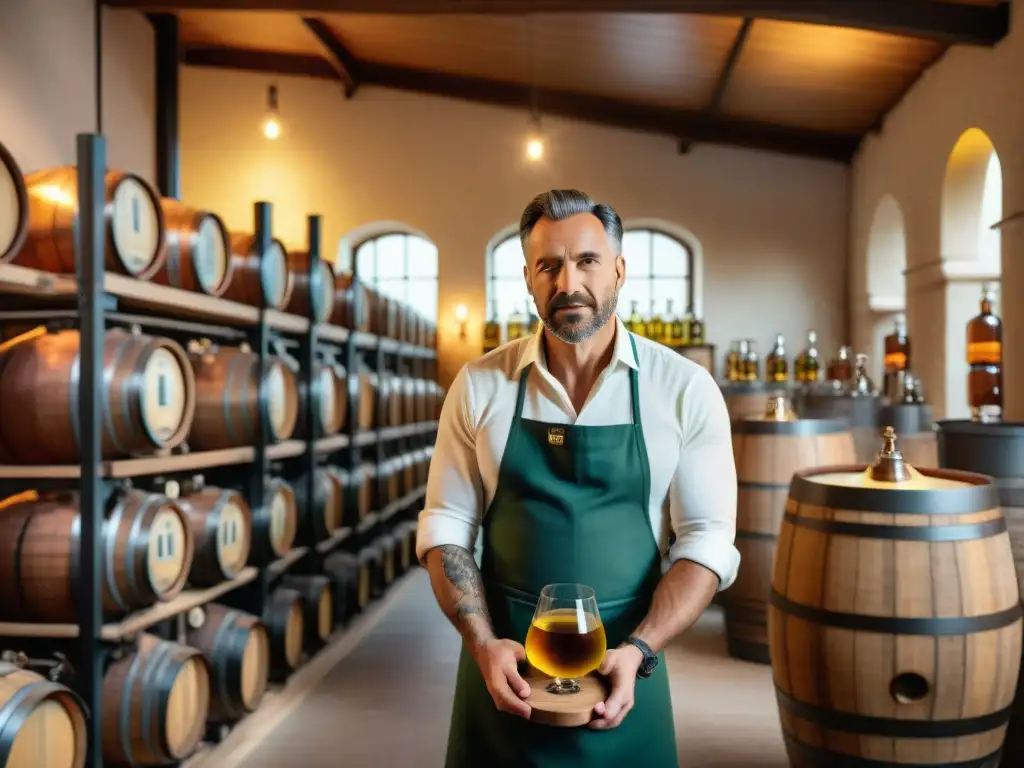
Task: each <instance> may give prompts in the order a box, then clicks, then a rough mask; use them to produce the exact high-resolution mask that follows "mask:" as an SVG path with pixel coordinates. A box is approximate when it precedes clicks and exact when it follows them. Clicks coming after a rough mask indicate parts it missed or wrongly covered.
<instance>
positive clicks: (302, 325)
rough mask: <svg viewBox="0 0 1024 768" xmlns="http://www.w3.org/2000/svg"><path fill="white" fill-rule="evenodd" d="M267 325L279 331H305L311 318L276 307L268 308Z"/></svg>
mask: <svg viewBox="0 0 1024 768" xmlns="http://www.w3.org/2000/svg"><path fill="white" fill-rule="evenodd" d="M267 325H269V326H270V327H271V328H274V329H275V330H278V331H286V332H288V333H305V332H306V330H307V329H308V328H309V320H308V319H306V318H305V317H300V316H299V315H289V314H286V313H284V312H279V311H277V310H276V309H268V310H267Z"/></svg>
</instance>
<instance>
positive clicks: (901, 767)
mask: <svg viewBox="0 0 1024 768" xmlns="http://www.w3.org/2000/svg"><path fill="white" fill-rule="evenodd" d="M783 738H784V739H785V741H786V750H787V751H788V752H789V753H790V755H791V756H793V757H795V758H797V760H796V761H794V762H797V764H799V765H803V764H807V765H827V766H829V768H938V765H937V764H936V763H906V762H900V763H895V762H892V761H890V760H875V759H874V758H870V757H859V756H857V755H844V754H842V753H841V752H831V751H829V750H825V749H821V748H820V747H812V746H809V745H807V744H802V743H801V742H799V741H797V740H796V739H795V738H793V737H792V736H790V735H789V734H788V733H787V734H784V736H783ZM1002 753H1003V750H1002V749H997V750H996V751H995V752H992V753H991V754H988V755H985V756H984V757H975V758H972V759H970V760H958V761H957V762H955V763H942V764H941V766H942V768H991V766H995V765H998V764H999V758H1000V756H1001V755H1002Z"/></svg>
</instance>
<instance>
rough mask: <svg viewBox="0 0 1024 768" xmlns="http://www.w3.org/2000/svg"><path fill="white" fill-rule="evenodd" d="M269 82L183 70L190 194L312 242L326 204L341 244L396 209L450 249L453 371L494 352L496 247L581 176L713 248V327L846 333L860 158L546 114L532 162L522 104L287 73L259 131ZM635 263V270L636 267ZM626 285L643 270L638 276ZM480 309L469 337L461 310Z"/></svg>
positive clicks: (331, 234)
mask: <svg viewBox="0 0 1024 768" xmlns="http://www.w3.org/2000/svg"><path fill="white" fill-rule="evenodd" d="M269 82H270V80H269V78H267V77H264V76H258V75H252V74H245V73H237V72H222V71H216V70H210V69H194V68H185V69H184V70H183V75H182V119H183V123H182V146H183V153H182V178H183V189H182V192H183V196H184V197H185V198H186V199H187V200H188V201H190V202H191V203H194V204H196V205H203V206H211V207H213V208H214V209H216V210H217V211H218V212H220V213H221V215H223V216H225V217H226V219H227V221H228V222H229V224H230V225H231V226H232V227H250V226H251V223H250V222H251V204H252V201H254V200H257V199H260V198H265V199H269V200H271V201H273V202H274V203H275V209H274V226H275V231H276V232H278V233H280V234H281V235H283V237H284V239H286V240H290V241H292V242H296V243H298V242H302V240H303V238H304V237H305V234H304V233H305V229H304V228H305V221H304V217H305V215H306V214H307V213H310V212H316V213H321V214H323V215H324V217H325V218H324V220H325V228H326V241H327V242H328V243H334V242H336V241H337V240H338V239H339V238H340V237H342V236H343V235H345V234H346V233H349V232H350V231H351V230H353V229H355V228H360V227H365V226H366V225H369V224H372V223H373V222H376V221H379V220H385V219H387V220H396V221H401V222H404V223H405V224H407V225H409V226H410V227H413V228H415V229H418V230H420V231H422V232H424V233H425V234H426V235H427V236H428V237H430V238H431V239H432V240H433V241H434V242H435V243H436V244H437V246H438V249H439V254H440V256H439V259H440V297H439V307H440V312H441V328H440V333H441V340H440V343H441V345H442V357H443V368H444V370H445V373H446V376H451V375H453V374H454V372H455V371H456V370H457V369H458V367H459V366H460V365H461V364H462V363H463V362H464V361H465V360H467V359H469V358H471V357H473V356H475V355H476V354H478V350H479V345H480V331H481V321H482V317H483V313H484V311H485V306H484V283H485V277H484V251H485V247H486V244H487V242H488V240H490V239H491V237H492V236H493V235H494V234H495V233H496V232H497V231H498V230H501V229H503V228H505V227H507V226H509V225H510V224H512V223H514V222H515V221H516V220H517V219H518V217H519V214H520V212H521V211H522V208H523V206H524V205H525V204H526V202H527V201H528V200H529V199H530V197H532V196H533V195H534V194H536V193H537V192H539V191H541V190H543V189H546V188H549V187H555V186H569V185H571V186H576V187H579V188H581V189H583V190H586V191H587V192H589V193H590V194H591V195H593V196H595V197H596V198H598V199H601V200H606V201H608V202H610V203H612V204H613V205H614V206H615V207H616V208H617V209H618V210H619V212H620V214H621V215H622V216H623V218H624V219H626V220H627V221H628V220H630V219H636V218H654V219H660V220H662V221H665V222H669V223H672V224H675V225H677V226H679V227H683V228H685V229H687V230H689V231H690V232H692V233H693V236H694V237H695V238H696V239H697V240H698V241H699V245H700V248H701V251H702V254H703V275H702V283H703V287H704V301H703V308H704V314H705V316H706V321H707V325H708V329H709V335H710V339H711V340H712V341H713V342H714V343H716V344H718V345H719V349H720V350H721V348H722V347H723V346H727V345H728V343H729V341H730V339H733V338H736V337H752V338H754V339H756V340H757V342H758V345H759V348H760V351H761V353H762V355H763V354H765V353H766V351H767V348H768V345H769V343H770V342H771V341H772V340H773V337H774V333H775V332H781V333H784V334H786V337H787V339H789V342H790V347H791V351H796V350H795V349H793V348H794V347H797V346H798V345H799V344H800V343H801V342H802V341H803V337H804V334H805V333H806V330H807V328H808V327H809V326H814V327H815V328H817V330H818V332H819V338H820V339H821V340H822V342H823V343H824V345H825V348H826V349H828V350H831V349H832V348H833V347H835V346H836V345H837V344H838V343H840V341H841V339H842V338H843V334H844V331H845V327H844V326H845V306H844V301H845V291H844V290H843V287H842V286H843V284H844V278H845V273H846V267H847V264H846V243H847V179H848V171H847V169H846V168H844V167H843V166H840V165H836V164H830V163H825V162H819V161H812V160H803V159H795V158H788V157H782V156H778V155H769V154H764V153H758V152H748V151H741V150H736V149H727V148H720V147H710V146H708V147H698V148H696V149H695V150H694V151H693V152H692V153H691V154H689V155H684V156H680V155H678V154H677V153H676V148H675V143H674V142H673V141H672V140H671V139H670V138H667V137H657V136H648V135H643V134H637V133H629V132H625V131H618V130H610V129H606V128H600V127H595V126H588V125H582V124H573V123H569V122H561V121H555V120H546V121H545V130H546V132H547V134H548V144H549V160H548V161H547V162H546V163H545V164H543V165H539V166H538V165H535V164H531V163H529V162H528V161H526V160H525V159H523V151H522V146H523V144H522V143H523V139H524V136H525V132H526V130H527V127H528V123H527V116H526V114H525V113H524V112H516V111H512V110H507V109H501V108H490V107H484V106H479V105H471V104H466V103H460V102H457V101H449V100H444V99H438V98H427V97H420V96H416V95H410V94H405V93H399V92H395V91H388V90H382V89H375V88H366V89H363V90H361V91H360V92H359V93H358V95H357V96H356V98H354V99H352V100H349V101H346V100H345V99H344V98H343V96H342V94H341V88H340V86H338V85H335V84H332V83H329V82H323V81H315V80H308V79H298V78H278V80H277V82H278V86H279V92H280V101H281V104H280V107H281V112H282V120H283V125H284V128H283V133H282V136H281V138H280V139H279V140H278V141H277V142H273V143H271V142H267V141H266V140H265V139H264V138H263V136H262V135H261V133H260V121H261V117H262V111H263V108H264V104H265V89H266V87H267V85H268V83H269ZM627 274H628V272H627ZM627 279H628V278H627ZM458 303H465V304H466V305H467V306H468V307H469V309H470V317H471V322H470V325H469V338H468V340H467V341H466V342H460V341H459V339H458V334H457V330H456V329H455V328H454V317H453V314H454V313H453V307H454V306H455V305H456V304H458Z"/></svg>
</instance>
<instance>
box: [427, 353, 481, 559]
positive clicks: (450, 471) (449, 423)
mask: <svg viewBox="0 0 1024 768" xmlns="http://www.w3.org/2000/svg"><path fill="white" fill-rule="evenodd" d="M482 514H483V483H482V481H481V479H480V469H479V465H478V464H477V457H476V426H475V418H474V416H473V391H472V381H471V380H470V377H469V371H468V368H467V367H463V368H462V370H461V371H459V373H458V375H457V376H456V377H455V380H454V381H453V382H452V385H451V387H449V389H448V394H447V395H446V396H445V399H444V405H443V406H442V408H441V418H440V420H439V423H438V427H437V439H436V441H435V443H434V456H433V458H432V459H431V461H430V473H429V475H428V477H427V493H426V498H425V499H424V504H423V511H422V512H420V516H419V523H418V526H417V531H416V556H417V557H418V558H419V559H420V560H421V561H422V560H423V558H424V556H425V555H426V554H427V552H428V551H429V550H431V549H433V548H434V547H437V546H440V545H442V544H456V545H458V546H460V547H464V548H465V549H468V550H469V551H470V552H472V551H473V547H474V544H475V542H476V536H477V529H478V528H479V527H480V519H481V516H482Z"/></svg>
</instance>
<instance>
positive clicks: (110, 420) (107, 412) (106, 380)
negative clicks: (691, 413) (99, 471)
mask: <svg viewBox="0 0 1024 768" xmlns="http://www.w3.org/2000/svg"><path fill="white" fill-rule="evenodd" d="M129 341H131V337H129V336H125V337H124V338H122V339H121V342H120V343H119V344H118V345H117V347H116V348H115V349H114V356H113V358H112V359H111V361H110V365H104V366H103V370H102V372H101V373H102V382H103V401H102V403H103V423H104V424H105V425H106V427H107V435H108V436H109V437H110V443H111V445H113V446H114V450H116V451H117V452H118V453H121V454H128V453H131V451H130V450H129V449H128V448H126V447H125V446H124V445H123V444H122V443H121V440H120V439H119V438H118V434H117V430H116V429H115V428H114V417H113V413H112V411H111V409H110V389H111V386H112V385H113V379H114V375H115V374H116V373H117V368H118V366H119V365H120V364H121V362H122V359H123V358H124V354H125V350H126V349H127V348H128V342H129ZM135 378H136V373H135V372H134V371H132V373H131V376H130V382H131V385H132V386H131V389H133V390H134V389H135V387H136V386H138V385H137V383H136V381H135ZM132 402H134V398H132V397H124V398H122V399H121V416H122V417H124V420H125V424H127V425H131V423H132V413H131V411H132V409H131V403H132Z"/></svg>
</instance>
